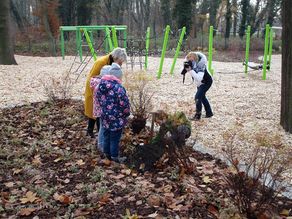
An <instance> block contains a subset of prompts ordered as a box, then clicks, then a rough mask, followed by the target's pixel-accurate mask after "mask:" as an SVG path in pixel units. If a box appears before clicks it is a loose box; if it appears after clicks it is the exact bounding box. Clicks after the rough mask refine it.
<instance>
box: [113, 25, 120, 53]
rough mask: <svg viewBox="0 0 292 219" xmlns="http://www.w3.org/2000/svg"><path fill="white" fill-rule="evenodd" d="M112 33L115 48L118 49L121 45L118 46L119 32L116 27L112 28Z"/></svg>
mask: <svg viewBox="0 0 292 219" xmlns="http://www.w3.org/2000/svg"><path fill="white" fill-rule="evenodd" d="M112 33H113V43H114V48H117V47H118V46H119V44H118V38H117V31H116V28H115V27H112Z"/></svg>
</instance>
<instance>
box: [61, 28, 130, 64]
mask: <svg viewBox="0 0 292 219" xmlns="http://www.w3.org/2000/svg"><path fill="white" fill-rule="evenodd" d="M66 31H69V32H70V31H75V33H76V49H77V52H78V54H79V57H80V61H82V41H83V37H82V36H83V35H82V33H84V36H85V39H86V42H87V45H88V47H89V50H90V52H91V54H92V56H93V58H94V59H96V54H95V51H94V48H93V31H103V32H104V33H105V48H106V51H107V52H108V51H112V50H113V48H115V47H118V38H117V31H121V32H123V40H124V45H123V47H124V48H126V47H127V26H125V25H103V26H61V27H60V35H61V42H60V44H61V53H62V57H63V59H65V43H64V32H66ZM111 33H112V37H111Z"/></svg>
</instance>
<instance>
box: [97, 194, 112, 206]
mask: <svg viewBox="0 0 292 219" xmlns="http://www.w3.org/2000/svg"><path fill="white" fill-rule="evenodd" d="M109 198H110V194H109V193H105V194H103V195H102V196H101V198H100V199H99V202H100V203H101V204H106V203H107V202H108V201H109Z"/></svg>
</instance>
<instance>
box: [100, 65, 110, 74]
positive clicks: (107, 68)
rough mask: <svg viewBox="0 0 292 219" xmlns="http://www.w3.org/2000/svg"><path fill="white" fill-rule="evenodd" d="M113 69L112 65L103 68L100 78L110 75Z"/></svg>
mask: <svg viewBox="0 0 292 219" xmlns="http://www.w3.org/2000/svg"><path fill="white" fill-rule="evenodd" d="M111 67H112V66H110V65H105V66H103V67H102V69H101V70H100V76H104V75H108V74H109V70H110V68H111Z"/></svg>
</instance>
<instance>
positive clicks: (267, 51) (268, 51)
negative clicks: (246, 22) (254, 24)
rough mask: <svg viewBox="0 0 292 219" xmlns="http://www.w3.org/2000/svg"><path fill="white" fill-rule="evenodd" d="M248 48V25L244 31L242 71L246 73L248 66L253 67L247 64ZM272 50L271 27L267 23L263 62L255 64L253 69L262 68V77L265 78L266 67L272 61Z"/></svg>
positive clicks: (268, 66) (269, 66)
mask: <svg viewBox="0 0 292 219" xmlns="http://www.w3.org/2000/svg"><path fill="white" fill-rule="evenodd" d="M249 48H250V26H248V27H247V31H246V47H245V62H244V72H245V74H247V69H248V67H250V68H253V67H251V66H249V65H248V61H249ZM272 50H273V29H272V27H270V25H269V24H267V25H266V28H265V47H264V58H263V59H264V62H263V65H262V66H256V67H255V68H253V69H255V70H260V69H263V76H262V79H263V80H266V78H267V69H268V70H270V69H271V61H272Z"/></svg>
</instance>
